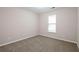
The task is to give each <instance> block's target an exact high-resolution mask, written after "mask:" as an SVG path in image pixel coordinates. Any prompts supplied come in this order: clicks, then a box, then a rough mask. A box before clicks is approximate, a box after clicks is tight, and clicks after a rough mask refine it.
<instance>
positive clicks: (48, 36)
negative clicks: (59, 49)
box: [40, 34, 77, 44]
mask: <svg viewBox="0 0 79 59" xmlns="http://www.w3.org/2000/svg"><path fill="white" fill-rule="evenodd" d="M40 35H41V36H45V37H49V36H47V35H42V34H40ZM49 38H55V39H57V40H62V41H66V42H70V43H75V44H77V42H75V41H70V40H66V39H63V38H61V39H60V38H58V37H57V38H56V37H49Z"/></svg>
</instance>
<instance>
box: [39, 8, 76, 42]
mask: <svg viewBox="0 0 79 59" xmlns="http://www.w3.org/2000/svg"><path fill="white" fill-rule="evenodd" d="M52 14H56V16H57V24H56V25H57V30H56V31H57V32H56V33H49V32H48V30H47V28H48V16H49V15H52ZM76 30H77V8H61V9H59V10H56V11H54V12H50V13H43V14H40V35H44V36H48V37H51V38H57V39H61V40H65V41H70V42H77V39H76V36H77V35H76Z"/></svg>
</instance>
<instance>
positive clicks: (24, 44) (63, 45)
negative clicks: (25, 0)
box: [0, 35, 78, 52]
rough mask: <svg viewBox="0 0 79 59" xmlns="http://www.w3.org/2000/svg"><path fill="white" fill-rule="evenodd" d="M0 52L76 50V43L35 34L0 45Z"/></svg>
mask: <svg viewBox="0 0 79 59" xmlns="http://www.w3.org/2000/svg"><path fill="white" fill-rule="evenodd" d="M0 51H1V52H77V51H78V48H77V45H76V44H74V43H69V42H65V41H60V40H57V39H52V38H48V37H44V36H40V35H39V36H35V37H32V38H28V39H25V40H22V41H19V42H15V43H12V44H8V45H5V46H2V47H0Z"/></svg>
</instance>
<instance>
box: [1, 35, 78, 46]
mask: <svg viewBox="0 0 79 59" xmlns="http://www.w3.org/2000/svg"><path fill="white" fill-rule="evenodd" d="M40 35H41V36H45V37H49V36H46V35H42V34H40ZM35 36H38V35H34V36H30V37H27V38H31V37H35ZM27 38H21V39H18V40H15V41H11V42H7V43H4V44H1V45H0V47H1V46H4V45H8V44H11V43H15V42H18V41H21V40H24V39H27ZM49 38H55V39H58V40H62V41H66V42H71V43H75V44H77V42H75V41H70V40H66V39H62V38H61V39H60V38H58V37H57V38H56V37H49Z"/></svg>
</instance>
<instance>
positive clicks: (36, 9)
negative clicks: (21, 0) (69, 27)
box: [23, 7, 59, 13]
mask: <svg viewBox="0 0 79 59" xmlns="http://www.w3.org/2000/svg"><path fill="white" fill-rule="evenodd" d="M23 9H25V10H30V11H32V12H35V13H46V12H51V11H54V10H56V9H59V7H55V8H52V7H24V8H23Z"/></svg>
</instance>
